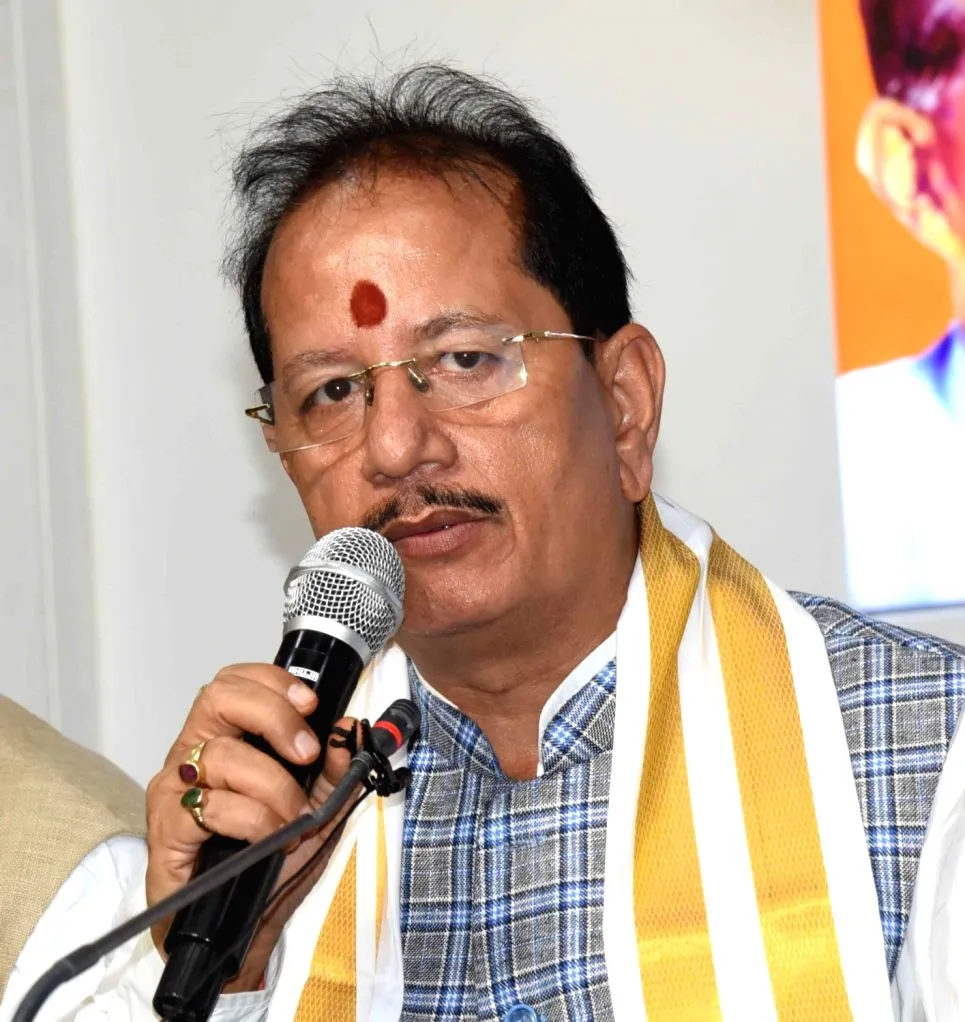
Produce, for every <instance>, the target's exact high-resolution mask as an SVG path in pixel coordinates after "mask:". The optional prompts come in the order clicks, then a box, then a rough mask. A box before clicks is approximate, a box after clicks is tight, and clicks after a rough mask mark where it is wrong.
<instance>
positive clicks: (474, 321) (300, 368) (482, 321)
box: [278, 306, 512, 390]
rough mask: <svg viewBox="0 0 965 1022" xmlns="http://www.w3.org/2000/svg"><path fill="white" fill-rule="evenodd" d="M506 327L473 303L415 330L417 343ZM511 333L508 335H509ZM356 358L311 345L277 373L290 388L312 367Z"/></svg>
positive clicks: (340, 364) (343, 363)
mask: <svg viewBox="0 0 965 1022" xmlns="http://www.w3.org/2000/svg"><path fill="white" fill-rule="evenodd" d="M496 326H502V327H505V329H506V330H507V331H511V330H512V328H511V327H510V326H509V325H508V324H507V323H506V321H505V320H504V319H503V318H502V317H501V316H496V315H494V314H493V313H489V312H483V310H482V309H477V308H475V307H474V306H467V307H466V308H462V309H447V310H446V311H445V312H441V313H439V315H438V316H433V317H432V318H431V319H427V320H426V321H425V322H424V323H420V324H419V325H418V326H416V327H415V329H414V330H413V331H412V335H413V338H414V340H415V341H416V343H418V342H419V341H434V340H436V339H437V338H439V337H442V336H444V335H445V334H447V333H449V332H450V331H451V330H458V329H461V328H463V327H496ZM507 336H509V334H507ZM357 361H358V359H357V357H356V356H355V355H354V354H353V352H352V351H351V350H350V349H349V348H312V349H310V350H309V351H301V352H299V353H298V354H297V355H293V356H292V357H291V358H290V359H289V360H288V361H287V362H286V363H285V364H284V366H282V370H281V372H280V373H279V374H278V378H279V382H280V383H281V385H282V388H283V389H286V390H287V389H288V388H289V387H290V386H291V384H292V381H293V380H294V378H295V377H297V376H298V375H299V373H303V372H305V371H306V370H310V369H331V368H332V367H333V366H337V367H339V368H342V367H344V368H345V369H346V370H348V369H349V368H350V367H351V366H352V365H353V363H355V362H357Z"/></svg>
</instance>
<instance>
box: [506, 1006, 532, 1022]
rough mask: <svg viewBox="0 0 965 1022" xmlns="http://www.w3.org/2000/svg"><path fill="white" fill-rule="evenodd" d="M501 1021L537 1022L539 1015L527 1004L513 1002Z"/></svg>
mask: <svg viewBox="0 0 965 1022" xmlns="http://www.w3.org/2000/svg"><path fill="white" fill-rule="evenodd" d="M503 1022H539V1015H537V1014H536V1011H535V1010H534V1009H533V1008H531V1007H530V1006H529V1005H528V1004H514V1005H513V1006H512V1007H511V1008H510V1009H509V1011H507V1012H506V1014H505V1015H503Z"/></svg>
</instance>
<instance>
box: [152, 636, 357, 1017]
mask: <svg viewBox="0 0 965 1022" xmlns="http://www.w3.org/2000/svg"><path fill="white" fill-rule="evenodd" d="M275 664H276V665H277V666H278V667H283V668H285V670H287V671H288V672H289V673H291V674H293V675H295V676H296V677H298V678H300V679H301V680H302V681H304V682H305V684H307V685H308V686H309V687H310V688H312V689H313V690H314V692H315V694H316V695H317V696H318V705H317V706H316V708H315V709H314V710H313V711H312V713H310V714H309V715H308V716H307V717H306V718H305V719H306V723H307V724H308V725H309V727H311V728H312V730H313V731H314V732H315V734H316V735H318V738H319V741H320V742H321V743H322V751H321V753H320V754H319V756H318V758H317V759H316V760H315V762H313V763H309V764H308V765H299V764H294V763H289V762H288V760H286V759H283V758H282V757H281V756H279V755H278V753H277V752H275V750H274V749H273V748H272V747H271V746H270V745H269V744H268V742H266V741H265V739H264V738H262V737H261V736H260V735H245V741H246V742H247V743H248V744H249V745H251V746H253V747H254V748H256V749H258V750H259V751H261V752H264V753H265V754H266V755H267V756H270V757H271V758H272V759H274V760H275V761H276V762H278V763H281V765H282V766H283V767H285V769H286V770H287V771H288V772H289V773H290V774H291V775H292V776H293V777H294V778H295V780H296V781H297V782H298V784H299V785H300V786H301V788H302V790H304V791H305V792H306V794H307V793H308V791H310V790H311V787H312V785H313V784H314V783H315V780H316V779H317V777H318V775H319V774H320V773H321V771H322V768H323V767H324V765H325V739H326V737H327V736H328V734H329V732H330V731H331V729H332V725H333V724H334V723H335V721H336V720H338V719H339V718H340V717H342V716H344V715H345V710H346V708H347V706H348V703H349V700H350V699H351V697H352V693H353V692H354V691H355V686H356V684H357V683H358V679H359V675H360V674H361V673H362V667H363V665H362V660H361V658H360V657H359V655H358V653H356V652H355V650H354V649H352V647H351V646H349V645H348V644H347V643H345V642H342V640H341V639H336V638H335V637H333V636H331V635H327V634H325V633H324V632H316V631H310V630H305V629H302V630H294V631H291V632H289V633H288V634H287V635H285V637H284V639H283V640H282V644H281V648H280V649H279V651H278V655H277V656H276V657H275ZM247 845H248V842H247V841H239V840H236V839H234V838H228V837H224V836H222V835H220V834H215V835H214V836H213V837H211V838H209V839H208V840H207V841H206V842H205V843H204V844H203V845H202V846H201V851H200V853H199V854H198V861H197V865H196V866H195V871H194V875H195V876H198V875H200V874H201V873H204V872H205V871H206V870H208V869H211V867H212V866H216V865H218V864H219V863H221V862H224V860H225V859H227V858H229V857H230V856H232V855H234V854H235V853H236V852H238V851H240V850H241V849H243V848H245V847H247ZM284 861H285V853H284V852H283V851H282V852H276V853H275V854H274V855H271V856H269V857H268V858H267V859H263V860H262V861H261V862H257V863H255V865H253V866H250V867H249V868H248V869H247V870H245V871H244V872H243V873H241V874H240V875H239V876H237V877H235V878H234V879H233V880H230V881H228V882H227V883H225V884H223V885H222V886H221V887H218V888H217V889H216V890H214V891H212V892H211V893H210V894H207V895H205V896H204V897H203V898H200V899H199V900H198V901H196V902H194V904H192V905H189V906H188V907H187V908H184V909H182V910H181V911H180V912H178V913H177V915H175V917H174V919H173V921H172V922H171V927H170V929H169V930H168V933H167V936H166V937H165V940H164V950H165V951H166V952H167V954H168V960H167V963H166V965H165V967H164V972H163V974H162V976H161V980H160V982H159V983H158V987H157V991H156V993H155V995H154V1001H153V1004H154V1010H155V1011H156V1012H157V1013H158V1014H159V1015H160V1016H161V1018H162V1019H165V1020H167V1022H205V1020H206V1019H207V1018H208V1017H209V1015H210V1014H211V1012H212V1011H213V1009H214V1005H215V1002H216V1001H217V1000H218V996H219V995H220V993H221V988H222V987H223V986H224V984H225V983H226V982H227V981H228V980H229V979H231V977H232V976H235V975H236V974H237V973H238V971H239V970H240V968H241V965H242V963H243V962H244V960H245V956H246V955H247V954H248V949H249V947H250V946H251V941H252V939H253V938H254V935H255V931H256V930H257V929H258V923H259V922H260V920H261V915H262V913H263V912H264V909H265V905H266V904H267V903H268V899H269V898H270V897H271V892H272V890H273V889H274V887H275V884H276V882H277V880H278V875H279V873H280V872H281V868H282V866H283V864H284ZM229 951H230V953H229ZM213 965H216V967H215V968H212V966H213Z"/></svg>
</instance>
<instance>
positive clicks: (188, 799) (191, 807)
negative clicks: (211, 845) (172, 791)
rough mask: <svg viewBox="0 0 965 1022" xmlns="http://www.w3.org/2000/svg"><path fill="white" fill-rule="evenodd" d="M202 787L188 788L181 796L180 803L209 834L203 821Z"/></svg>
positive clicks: (203, 791) (203, 790)
mask: <svg viewBox="0 0 965 1022" xmlns="http://www.w3.org/2000/svg"><path fill="white" fill-rule="evenodd" d="M204 793H205V789H204V788H188V790H187V791H186V792H185V793H184V794H183V795H182V796H181V805H182V806H184V808H185V809H187V810H188V811H189V812H190V813H191V815H192V816H193V817H194V822H195V823H196V824H197V825H198V826H199V827H200V828H201V829H202V830H205V831H207V832H208V833H209V834H210V833H211V831H210V830H209V829H208V825H207V824H206V823H205V822H204Z"/></svg>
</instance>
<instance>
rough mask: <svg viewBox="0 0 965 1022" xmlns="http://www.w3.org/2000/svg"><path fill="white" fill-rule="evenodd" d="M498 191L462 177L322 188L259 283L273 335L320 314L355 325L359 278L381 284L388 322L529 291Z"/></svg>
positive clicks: (284, 234) (384, 177)
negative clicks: (525, 288)
mask: <svg viewBox="0 0 965 1022" xmlns="http://www.w3.org/2000/svg"><path fill="white" fill-rule="evenodd" d="M498 187H499V182H496V190H497V194H495V195H494V194H493V191H490V190H489V189H487V188H486V187H484V186H483V185H482V184H480V183H479V182H477V181H474V180H472V179H469V178H467V177H466V176H465V175H452V176H450V177H448V178H446V179H444V180H440V179H439V178H437V177H431V176H418V175H416V174H414V173H413V174H399V173H381V174H380V175H379V177H378V178H377V179H376V180H374V181H372V182H364V183H361V182H358V181H347V182H340V183H338V184H335V185H330V186H327V187H325V188H323V189H321V190H319V191H318V192H316V193H315V194H314V195H312V196H311V197H310V198H309V199H308V200H307V201H306V202H304V203H303V204H302V205H301V206H299V207H298V209H296V210H295V211H294V212H293V213H291V214H289V216H287V217H286V218H285V220H284V221H283V222H282V224H281V225H280V226H279V228H278V230H277V232H276V234H275V237H274V238H273V239H272V243H271V247H270V249H269V253H268V259H267V261H266V265H265V273H264V277H263V281H262V307H263V308H264V311H265V316H266V319H267V321H268V325H269V331H270V332H271V333H272V335H273V336H274V335H275V334H276V333H277V331H279V330H285V329H289V328H295V327H296V326H297V324H298V323H299V322H300V321H303V320H305V319H306V318H311V317H314V316H318V315H320V314H324V315H325V316H326V317H327V318H328V319H329V320H330V321H333V325H338V326H339V327H348V326H351V317H352V311H351V298H352V295H353V292H354V293H356V294H357V291H356V289H357V287H358V285H359V283H360V282H362V281H367V282H374V283H375V284H376V285H377V286H378V288H379V289H380V291H381V292H382V294H383V295H384V296H385V298H386V301H387V303H388V314H389V318H391V317H392V316H393V314H395V316H397V317H398V316H402V317H404V318H408V317H409V316H410V315H411V316H413V317H420V316H424V315H426V314H430V315H431V314H432V313H433V312H434V311H438V308H439V307H445V306H449V305H451V304H453V303H456V304H464V303H466V302H475V303H476V304H478V303H479V302H480V301H482V300H485V298H486V297H487V295H488V297H489V298H490V299H492V300H495V299H496V298H497V297H498V296H499V295H500V293H502V294H503V295H505V293H506V292H511V291H513V289H514V288H518V287H519V286H521V285H522V282H528V283H529V284H533V282H532V281H531V280H530V279H529V278H528V277H527V276H526V275H525V274H524V273H523V271H522V268H521V267H520V261H519V241H518V237H519V235H518V231H517V229H516V227H515V225H514V224H513V222H512V220H511V218H510V217H511V214H510V212H509V210H511V209H512V203H511V202H510V201H509V194H508V192H507V191H506V188H505V185H503V192H502V194H500V193H499V192H498ZM356 322H357V321H356Z"/></svg>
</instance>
